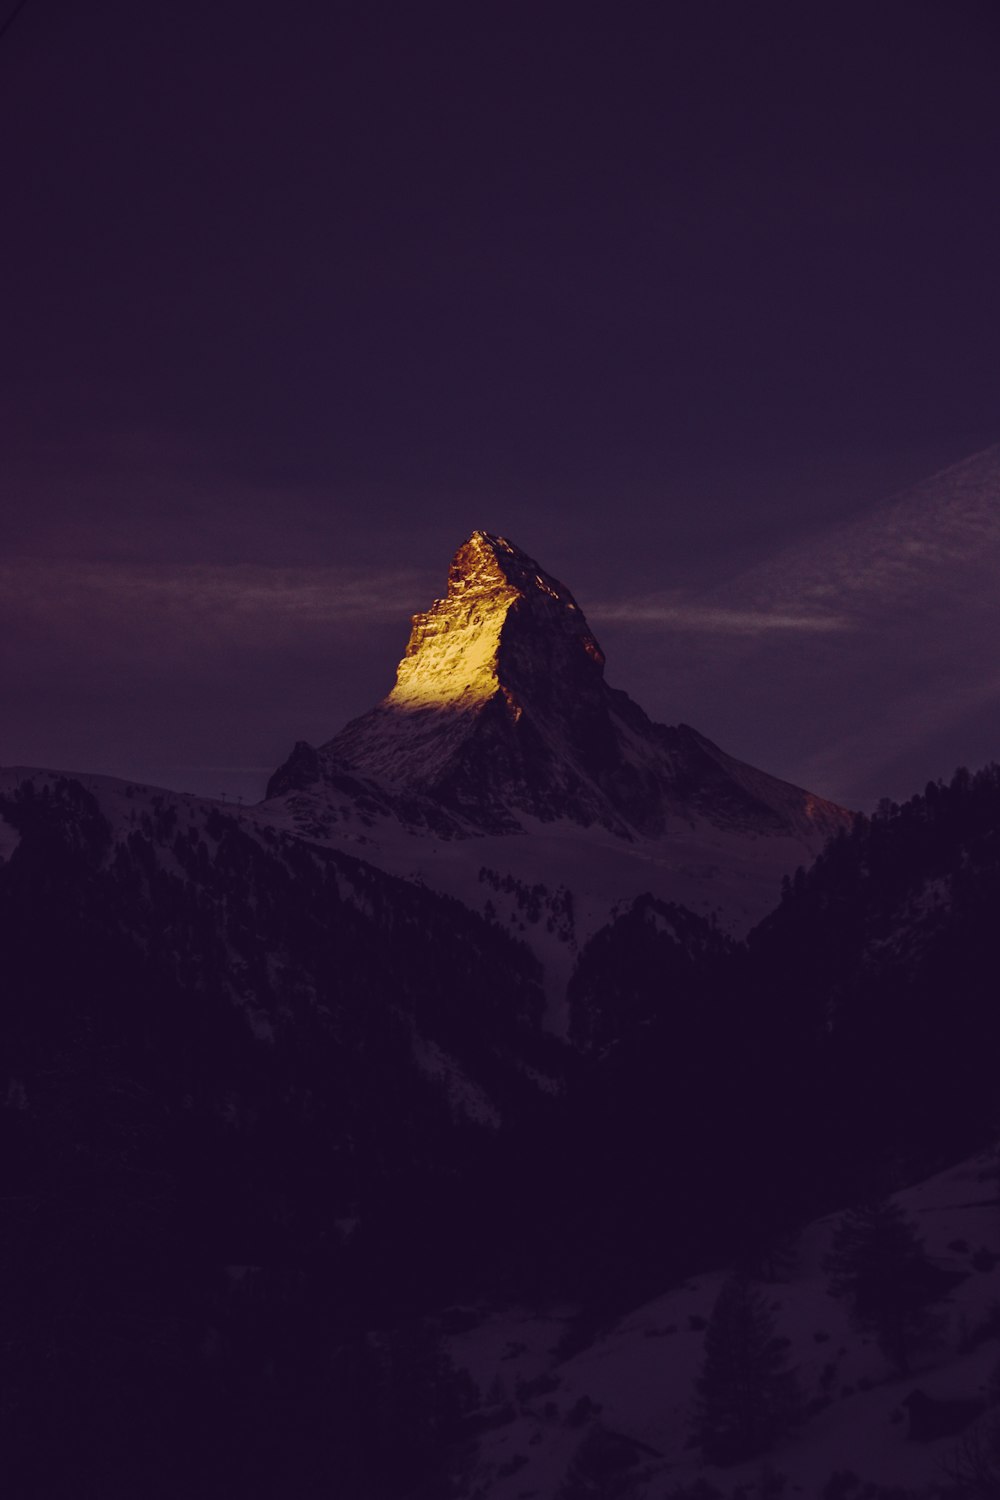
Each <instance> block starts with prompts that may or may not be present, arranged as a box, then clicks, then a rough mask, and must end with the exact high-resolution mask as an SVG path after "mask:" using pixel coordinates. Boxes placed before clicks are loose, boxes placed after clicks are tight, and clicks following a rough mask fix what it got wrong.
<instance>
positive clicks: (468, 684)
mask: <svg viewBox="0 0 1000 1500" xmlns="http://www.w3.org/2000/svg"><path fill="white" fill-rule="evenodd" d="M345 773H346V774H353V775H355V776H362V777H365V778H368V779H370V780H371V781H372V782H373V783H375V784H377V785H380V786H383V787H384V788H385V789H386V794H387V795H389V796H391V797H396V798H398V797H399V796H400V795H405V796H409V797H411V798H414V797H415V798H418V799H420V800H421V801H422V802H425V803H428V804H430V805H432V806H435V807H436V808H438V809H440V811H441V813H442V814H447V815H452V816H454V817H456V818H458V819H460V820H461V822H462V823H463V824H468V825H470V826H471V828H472V829H473V830H474V831H480V832H491V833H497V832H517V831H520V830H521V829H522V827H523V819H524V817H525V815H527V816H528V817H530V818H537V819H540V820H542V821H544V822H550V821H553V820H555V819H568V820H570V821H571V822H574V823H577V824H580V825H582V826H584V827H589V826H592V825H599V826H602V827H604V828H605V829H608V830H610V831H612V832H613V833H615V834H617V835H619V836H620V837H622V838H625V839H632V838H635V837H636V836H640V837H641V836H647V837H654V838H658V837H660V836H662V835H664V834H667V833H669V832H670V831H671V830H672V829H673V828H678V827H690V825H691V824H692V823H693V822H697V821H704V822H707V823H708V824H710V825H712V826H713V827H715V828H717V829H725V830H735V831H741V832H746V833H752V834H755V835H761V834H763V835H767V834H772V835H786V836H787V835H789V834H791V835H794V836H799V837H801V838H803V839H806V840H813V841H816V842H817V847H818V843H820V842H822V840H823V838H824V837H825V836H826V835H827V834H829V833H830V832H832V831H834V829H835V828H837V827H838V826H841V825H842V824H843V823H844V822H845V821H846V819H847V817H848V815H847V814H846V813H845V812H844V811H843V809H841V808H837V807H835V806H833V805H832V804H830V803H827V802H824V801H823V800H822V799H820V798H817V797H812V796H810V794H809V793H807V792H803V791H801V790H799V789H798V788H796V787H792V786H789V785H788V784H787V783H784V782H781V781H778V780H776V779H775V778H774V777H770V776H767V775H766V774H765V773H763V772H760V771H756V770H754V769H753V768H752V767H749V766H745V765H743V764H742V763H740V762H739V761H736V760H734V759H733V758H732V757H730V756H727V755H726V754H725V753H724V752H723V751H721V750H719V749H718V747H717V746H715V745H713V744H712V743H711V742H710V741H709V740H706V739H705V738H704V737H703V736H702V735H699V734H698V733H697V732H696V731H695V730H692V729H689V728H687V727H686V726H684V725H681V726H678V727H675V728H666V727H665V726H662V725H657V724H654V723H652V721H651V720H650V719H649V718H647V716H646V715H645V713H643V711H642V709H640V708H639V707H638V706H637V705H636V704H634V703H633V702H632V701H631V699H629V698H628V697H627V695H626V694H624V693H622V692H618V691H616V690H614V689H612V688H610V687H609V686H608V685H607V683H606V682H605V680H604V653H603V652H602V650H601V648H600V646H599V645H598V643H597V641H596V639H595V638H594V635H593V633H592V632H591V630H590V628H589V627H588V625H587V622H586V619H585V618H584V615H583V612H582V611H581V609H580V607H579V605H578V604H577V602H576V600H575V599H574V598H573V596H572V594H571V593H570V591H569V590H568V589H567V588H566V587H565V585H564V584H562V583H560V582H559V581H558V580H557V579H555V578H553V577H552V576H551V575H550V574H548V573H546V572H545V571H544V570H543V569H542V568H541V567H539V565H538V564H537V563H536V562H534V561H533V560H532V559H531V558H530V557H528V556H527V555H526V554H525V553H524V552H522V551H521V550H520V549H519V548H518V547H516V546H514V545H513V543H511V542H509V541H508V540H506V538H504V537H500V536H494V535H492V534H490V533H489V532H485V531H476V532H474V533H473V534H472V536H471V537H470V538H469V540H468V541H467V542H465V543H464V544H463V545H462V546H461V547H460V548H459V549H458V552H457V553H456V554H455V557H454V559H453V561H452V564H451V568H450V571H449V575H448V591H447V594H446V596H445V597H444V598H443V599H439V600H437V601H436V602H435V603H434V604H433V605H432V606H431V608H430V609H429V610H428V611H427V612H426V613H424V614H418V615H416V616H415V617H414V620H413V628H412V631H411V634H410V639H409V643H408V645H407V648H406V653H405V655H404V657H403V660H402V661H401V662H400V665H399V669H398V672H397V677H396V683H395V686H394V687H393V689H392V692H391V693H390V694H389V695H388V697H387V698H386V699H385V700H384V701H383V702H382V703H381V704H379V705H378V707H376V708H375V709H373V710H372V711H371V712H370V713H368V714H365V715H363V716H362V717H361V718H360V719H356V720H354V722H353V723H351V724H348V725H347V727H346V728H345V729H343V730H342V731H341V732H340V733H339V734H338V735H336V736H335V738H334V739H332V740H331V741H329V743H328V744H326V745H324V746H323V747H322V748H321V749H320V750H319V751H317V752H312V751H310V750H309V748H308V747H297V750H296V754H295V758H294V764H293V761H292V760H290V761H289V762H288V763H286V765H285V766H284V767H283V768H282V770H281V771H280V772H278V773H277V774H276V777H275V778H274V779H273V780H272V783H271V786H270V787H269V796H276V795H278V794H279V793H281V792H285V791H289V790H293V789H298V790H301V789H303V788H305V787H307V786H315V785H316V784H317V783H319V782H321V781H322V780H324V779H325V780H327V781H331V780H333V779H335V778H337V777H340V778H343V776H344V774H345Z"/></svg>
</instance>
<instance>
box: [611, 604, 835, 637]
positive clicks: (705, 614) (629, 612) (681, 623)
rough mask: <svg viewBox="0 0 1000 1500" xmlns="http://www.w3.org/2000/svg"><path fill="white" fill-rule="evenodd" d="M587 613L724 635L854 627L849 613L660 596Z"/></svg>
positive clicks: (640, 623) (627, 622)
mask: <svg viewBox="0 0 1000 1500" xmlns="http://www.w3.org/2000/svg"><path fill="white" fill-rule="evenodd" d="M587 614H588V617H589V618H590V619H592V620H594V621H596V622H600V621H607V622H609V623H610V622H615V623H622V624H627V625H669V626H672V627H673V628H675V629H678V630H688V631H695V632H702V633H705V634H723V635H765V634H767V633H769V632H771V631H779V632H783V633H794V632H805V633H808V634H814V633H820V634H822V633H827V632H830V631H840V630H850V629H852V628H853V622H852V621H851V620H850V619H849V618H848V617H847V616H846V615H834V614H800V613H789V612H784V611H772V610H763V609H724V608H718V607H715V606H707V605H699V604H694V603H680V602H677V601H675V600H664V599H663V598H659V597H652V598H646V599H641V598H640V599H631V600H621V601H614V602H601V603H598V604H595V605H592V606H591V608H590V609H588V611H587Z"/></svg>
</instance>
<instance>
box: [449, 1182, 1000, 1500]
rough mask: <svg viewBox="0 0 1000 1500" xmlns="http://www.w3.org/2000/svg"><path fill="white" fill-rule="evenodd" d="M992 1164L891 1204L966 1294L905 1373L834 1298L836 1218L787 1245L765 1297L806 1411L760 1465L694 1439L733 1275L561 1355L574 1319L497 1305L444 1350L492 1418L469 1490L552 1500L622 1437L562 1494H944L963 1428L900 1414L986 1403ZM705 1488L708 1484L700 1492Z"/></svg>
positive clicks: (993, 1334) (726, 1499)
mask: <svg viewBox="0 0 1000 1500" xmlns="http://www.w3.org/2000/svg"><path fill="white" fill-rule="evenodd" d="M996 1171H997V1169H996V1159H995V1157H994V1156H993V1154H992V1153H990V1154H988V1155H986V1156H981V1157H976V1158H974V1159H970V1160H967V1161H965V1162H963V1163H960V1164H959V1165H958V1166H956V1167H954V1168H952V1169H950V1170H948V1171H945V1172H942V1173H940V1174H939V1175H937V1176H935V1177H932V1178H930V1179H928V1180H926V1181H923V1182H921V1183H918V1184H916V1185H915V1186H913V1187H911V1188H908V1189H906V1190H905V1191H903V1192H900V1193H898V1194H897V1195H896V1200H895V1201H896V1202H898V1204H899V1206H900V1207H901V1208H902V1209H903V1210H904V1212H905V1213H906V1215H907V1217H908V1218H909V1219H910V1220H911V1222H912V1223H913V1224H914V1226H915V1228H916V1230H917V1231H918V1233H919V1235H920V1236H921V1238H922V1239H923V1240H924V1244H925V1247H926V1250H927V1252H928V1254H929V1255H930V1257H931V1259H932V1260H933V1261H934V1262H935V1263H936V1265H937V1266H939V1267H940V1268H941V1269H942V1271H945V1272H948V1273H950V1274H951V1276H952V1279H953V1280H955V1281H958V1283H959V1284H957V1285H956V1286H954V1288H953V1290H952V1291H951V1292H950V1293H949V1294H948V1295H947V1297H945V1298H944V1299H942V1300H941V1301H940V1302H939V1303H938V1304H936V1305H935V1306H934V1307H933V1309H932V1313H933V1324H934V1325H935V1326H934V1338H933V1339H932V1340H931V1341H930V1343H929V1344H928V1346H927V1348H926V1349H925V1350H924V1352H923V1353H921V1355H920V1356H919V1358H918V1360H917V1362H916V1366H915V1368H914V1369H913V1371H912V1372H911V1373H910V1374H909V1375H907V1376H901V1375H899V1374H897V1373H895V1372H894V1371H893V1370H892V1368H891V1367H890V1366H889V1365H888V1364H887V1362H886V1360H885V1358H884V1356H883V1355H882V1354H881V1353H880V1352H879V1350H878V1348H877V1346H876V1345H875V1343H874V1342H873V1341H872V1340H870V1339H868V1337H867V1336H862V1335H861V1334H859V1333H858V1331H857V1329H856V1328H855V1327H853V1326H852V1324H851V1322H850V1319H849V1317H848V1313H847V1309H846V1307H845V1305H844V1303H843V1302H842V1301H840V1300H837V1299H835V1298H833V1297H831V1296H830V1295H829V1292H828V1290H827V1277H826V1275H825V1273H824V1271H823V1265H822V1263H823V1259H824V1256H825V1254H826V1253H827V1251H828V1250H829V1247H830V1242H831V1237H832V1235H833V1232H834V1229H835V1227H836V1224H837V1222H838V1220H839V1217H840V1216H839V1215H838V1214H834V1215H831V1216H829V1217H827V1218H824V1219H822V1220H818V1221H815V1222H813V1223H811V1224H809V1225H807V1226H806V1227H805V1229H804V1230H803V1231H802V1232H801V1233H800V1234H798V1235H797V1236H796V1237H795V1239H794V1240H793V1241H792V1242H791V1243H790V1244H789V1245H788V1246H787V1247H786V1252H785V1255H784V1257H783V1259H782V1260H781V1261H780V1264H779V1265H778V1267H777V1269H774V1270H772V1271H771V1279H769V1280H763V1279H761V1281H760V1282H759V1283H758V1287H759V1290H760V1291H761V1292H762V1293H763V1294H764V1296H765V1297H766V1300H767V1303H768V1305H769V1308H770V1310H771V1312H772V1313H773V1316H774V1320H775V1325H776V1333H777V1335H778V1336H779V1337H781V1338H783V1339H786V1340H787V1341H788V1346H787V1347H788V1362H789V1364H790V1366H791V1367H792V1368H793V1369H794V1372H795V1375H796V1378H797V1381H798V1384H799V1387H800V1390H801V1393H802V1396H803V1397H804V1400H805V1403H806V1413H807V1415H806V1418H805V1420H804V1421H803V1422H802V1424H801V1425H800V1426H798V1427H796V1428H794V1429H793V1430H792V1432H791V1433H790V1434H789V1435H787V1436H786V1437H785V1438H783V1439H782V1440H780V1441H779V1442H778V1443H777V1444H776V1445H775V1447H774V1449H773V1451H771V1452H770V1453H769V1454H767V1455H766V1456H765V1457H764V1458H763V1459H761V1458H758V1459H755V1460H753V1461H750V1462H747V1463H744V1464H739V1465H734V1466H731V1467H725V1468H720V1467H717V1466H714V1465H709V1464H706V1463H704V1462H703V1460H702V1458H701V1456H700V1453H699V1451H698V1449H697V1448H696V1447H694V1446H692V1444H691V1442H690V1437H691V1413H692V1402H693V1397H694V1384H695V1381H696V1379H697V1377H698V1375H699V1372H700V1370H701V1368H702V1365H703V1361H704V1354H705V1349H704V1345H705V1326H706V1323H707V1321H708V1319H709V1318H710V1316H711V1313H712V1309H713V1305H714V1303H715V1299H716V1297H717V1296H718V1293H719V1290H720V1288H721V1286H722V1284H723V1281H724V1279H725V1275H726V1272H725V1271H724V1270H712V1271H708V1272H706V1273H705V1274H702V1275H695V1276H693V1277H692V1278H690V1280H688V1281H687V1282H685V1283H684V1284H683V1285H679V1286H676V1287H673V1288H671V1289H669V1290H667V1291H665V1292H664V1293H663V1294H662V1295H661V1296H659V1297H657V1298H655V1299H654V1300H652V1301H650V1302H647V1303H645V1304H644V1305H642V1306H640V1307H637V1308H636V1309H635V1310H634V1311H632V1312H630V1313H629V1314H628V1315H627V1316H625V1317H623V1318H621V1319H620V1320H617V1321H614V1322H612V1323H611V1324H610V1325H608V1326H605V1327H604V1328H601V1329H597V1330H594V1331H593V1332H592V1333H591V1335H590V1337H586V1336H584V1337H583V1338H582V1340H581V1339H579V1338H576V1339H575V1342H576V1343H577V1344H579V1343H580V1342H581V1341H582V1342H583V1344H584V1347H583V1348H582V1349H579V1352H575V1353H569V1352H566V1351H567V1350H568V1349H569V1348H571V1347H572V1345H571V1342H570V1338H571V1337H572V1336H573V1331H574V1322H573V1318H572V1310H571V1309H568V1308H558V1307H556V1308H551V1309H541V1310H538V1309H534V1310H533V1309H525V1308H519V1309H512V1310H510V1311H509V1312H507V1313H504V1314H500V1313H497V1312H495V1311H494V1312H492V1313H491V1314H489V1316H487V1317H485V1318H483V1320H482V1321H476V1322H475V1323H474V1326H472V1327H470V1328H469V1329H467V1330H466V1331H465V1332H463V1333H462V1334H460V1335H456V1336H454V1337H452V1339H451V1340H450V1353H451V1355H452V1357H453V1359H454V1360H455V1362H456V1364H458V1365H459V1366H461V1367H463V1368H466V1369H468V1370H469V1371H470V1372H471V1373H472V1375H473V1376H474V1378H475V1380H476V1382H477V1384H478V1386H479V1388H480V1390H481V1391H482V1392H483V1393H484V1395H485V1396H487V1397H488V1403H487V1405H488V1409H492V1411H493V1413H494V1416H495V1418H496V1420H497V1425H496V1426H495V1427H494V1428H493V1429H492V1430H489V1431H487V1432H486V1433H485V1434H484V1435H483V1436H482V1437H481V1439H480V1445H479V1450H478V1454H477V1459H476V1465H475V1469H474V1473H473V1476H472V1478H471V1480H470V1484H469V1493H474V1494H475V1495H477V1496H480V1497H482V1500H519V1497H523V1496H526V1495H533V1496H535V1497H537V1500H555V1497H557V1496H561V1495H562V1494H563V1493H564V1492H563V1491H562V1490H561V1489H560V1486H561V1485H562V1484H563V1483H564V1481H565V1479H566V1476H567V1474H568V1472H569V1470H570V1466H571V1464H572V1463H573V1461H574V1457H575V1456H578V1455H579V1454H580V1451H581V1447H582V1445H584V1444H585V1443H587V1442H588V1441H589V1443H590V1445H591V1447H592V1449H593V1450H594V1452H595V1454H596V1453H597V1451H598V1448H599V1443H598V1441H597V1439H598V1437H599V1438H600V1440H601V1441H602V1442H606V1444H607V1452H608V1453H609V1454H612V1453H613V1452H614V1448H613V1445H614V1444H615V1443H616V1442H617V1443H618V1453H619V1457H620V1460H621V1467H620V1469H618V1471H617V1472H615V1471H614V1468H613V1466H612V1468H611V1469H609V1471H608V1474H607V1475H606V1480H605V1482H606V1484H607V1486H608V1487H607V1489H605V1490H602V1489H601V1488H599V1487H597V1488H594V1489H593V1490H587V1489H585V1488H583V1487H582V1485H581V1487H580V1488H579V1490H572V1491H569V1492H568V1493H572V1494H574V1495H575V1494H577V1493H579V1494H581V1495H582V1494H590V1493H593V1494H594V1495H605V1494H606V1495H612V1496H615V1497H622V1500H624V1497H626V1496H627V1497H629V1500H663V1497H665V1496H666V1497H669V1496H671V1495H673V1494H674V1492H675V1490H679V1491H680V1493H681V1494H688V1495H690V1496H691V1500H695V1496H699V1500H711V1497H714V1496H718V1497H721V1500H730V1497H738V1496H740V1495H743V1496H754V1497H755V1496H757V1495H759V1494H763V1493H768V1494H771V1493H774V1494H777V1493H780V1494H782V1495H783V1496H789V1497H790V1496H802V1497H804V1500H824V1497H826V1496H830V1497H831V1500H861V1497H862V1496H868V1497H869V1500H871V1497H878V1500H882V1497H886V1500H887V1497H888V1496H889V1495H891V1496H893V1497H896V1500H901V1497H905V1500H910V1497H911V1496H920V1497H924V1496H928V1497H929V1496H932V1495H934V1496H936V1495H938V1494H939V1493H940V1492H941V1488H942V1487H943V1486H944V1485H945V1481H946V1477H947V1471H948V1469H949V1468H952V1467H954V1466H955V1465H956V1464H959V1463H960V1457H959V1454H958V1452H957V1450H958V1448H959V1445H960V1443H961V1440H962V1434H960V1433H952V1434H951V1435H947V1434H946V1435H943V1436H941V1437H938V1438H932V1439H929V1440H928V1439H923V1440H922V1439H921V1438H920V1437H919V1436H917V1435H915V1431H914V1424H912V1423H911V1420H910V1415H909V1408H908V1407H907V1406H906V1404H905V1403H906V1401H907V1398H908V1397H909V1396H910V1395H911V1394H912V1393H913V1392H914V1391H915V1390H917V1391H922V1392H923V1393H924V1394H925V1395H926V1396H928V1397H929V1398H930V1399H931V1401H965V1400H968V1401H971V1402H975V1401H981V1400H983V1399H984V1398H985V1395H986V1389H987V1384H988V1381H989V1378H990V1376H991V1373H992V1372H993V1370H994V1369H995V1368H996V1367H997V1364H998V1361H1000V1318H998V1317H997V1315H996V1309H997V1306H998V1298H1000V1203H998V1201H997V1195H996ZM650 1191H655V1188H654V1186H653V1185H652V1184H651V1185H650ZM959 1278H962V1279H960V1280H959ZM470 1321H472V1320H471V1319H470ZM505 1406H506V1411H504V1407H505ZM985 1420H987V1421H989V1420H991V1419H990V1417H989V1415H988V1414H987V1417H986V1419H985ZM992 1420H995V1418H993V1419H992ZM970 1427H971V1424H970ZM767 1472H770V1473H771V1475H772V1476H779V1475H783V1476H784V1488H782V1489H781V1490H780V1491H779V1490H773V1491H772V1490H768V1491H766V1492H765V1491H763V1490H760V1489H758V1488H757V1486H758V1485H760V1484H761V1480H762V1476H763V1475H764V1474H765V1473H767ZM847 1472H850V1473H852V1474H853V1475H854V1476H855V1479H856V1484H855V1485H854V1487H853V1488H852V1487H851V1486H850V1485H849V1484H847V1482H846V1480H845V1482H844V1484H845V1487H844V1488H843V1489H841V1490H836V1489H829V1488H828V1486H829V1484H830V1481H831V1478H832V1476H833V1475H835V1474H837V1473H840V1474H841V1475H845V1474H846V1473H847ZM598 1479H599V1474H598V1476H591V1482H592V1483H595V1482H597V1480H598ZM698 1481H702V1482H703V1483H704V1484H706V1485H711V1486H712V1487H713V1488H712V1489H707V1490H703V1491H698V1490H697V1489H695V1488H693V1487H694V1486H696V1485H697V1483H698ZM612 1482H614V1485H616V1486H617V1485H620V1486H621V1487H620V1488H618V1487H612ZM968 1493H972V1492H968Z"/></svg>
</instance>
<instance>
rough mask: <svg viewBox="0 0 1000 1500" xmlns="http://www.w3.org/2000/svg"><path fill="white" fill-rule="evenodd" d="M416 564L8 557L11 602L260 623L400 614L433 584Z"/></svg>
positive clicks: (0, 580)
mask: <svg viewBox="0 0 1000 1500" xmlns="http://www.w3.org/2000/svg"><path fill="white" fill-rule="evenodd" d="M426 587H427V586H426V581H425V579H424V578H423V575H421V574H419V573H417V572H416V571H413V570H391V571H378V572H376V571H364V570H360V569H348V568H338V567H285V568H282V567H267V566H262V565H259V564H249V563H241V564H235V565H232V566H220V565H201V564H186V565H180V566H168V565H135V564H131V563H116V562H80V563H71V562H57V563H47V562H42V561H39V560H36V559H33V558H29V559H23V560H21V561H20V562H9V563H6V564H2V565H0V596H2V600H3V603H4V605H5V606H6V608H7V609H13V610H15V611H17V612H21V611H25V612H27V613H28V614H33V613H35V612H36V611H39V612H42V613H44V614H45V616H46V617H47V618H51V617H52V616H53V613H55V614H56V615H57V616H62V617H63V618H67V617H72V616H78V615H88V614H97V615H106V614H108V613H113V614H136V615H138V616H141V617H142V618H144V619H147V620H148V619H149V617H150V616H156V615H163V614H166V615H170V616H173V617H178V618H180V619H181V620H184V619H185V618H187V619H192V620H195V619H196V620H198V621H199V622H200V623H203V622H204V618H205V616H206V615H208V616H214V617H216V618H217V619H218V620H219V621H220V623H221V622H223V621H228V622H229V623H230V624H231V625H232V626H234V627H236V628H247V627H250V628H252V627H253V625H254V624H255V623H259V624H262V625H263V624H268V625H273V624H275V623H280V622H284V623H286V624H291V625H294V624H296V623H301V624H306V623H323V622H327V621H337V620H342V621H350V620H356V621H358V622H361V623H365V622H369V623H374V622H379V621H388V620H395V619H399V618H400V617H402V616H405V615H407V614H408V613H409V612H410V610H411V608H412V605H413V603H414V601H418V600H419V599H420V598H421V597H422V595H423V593H425V592H426Z"/></svg>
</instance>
